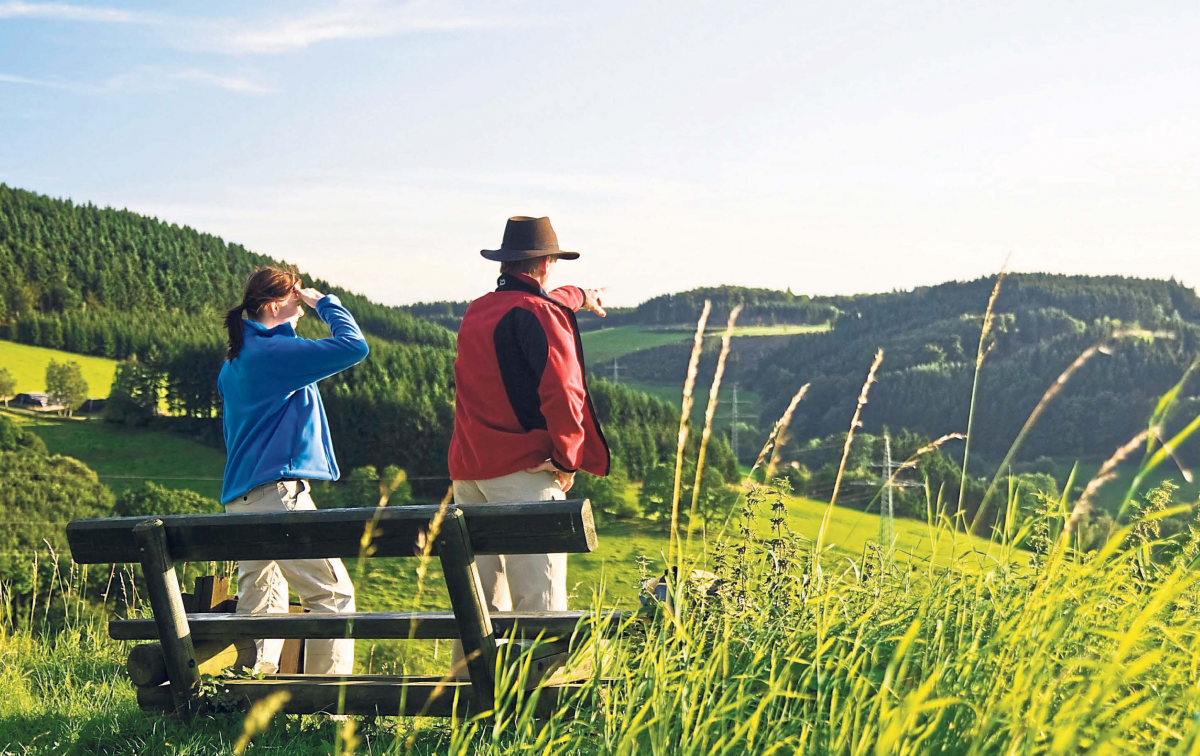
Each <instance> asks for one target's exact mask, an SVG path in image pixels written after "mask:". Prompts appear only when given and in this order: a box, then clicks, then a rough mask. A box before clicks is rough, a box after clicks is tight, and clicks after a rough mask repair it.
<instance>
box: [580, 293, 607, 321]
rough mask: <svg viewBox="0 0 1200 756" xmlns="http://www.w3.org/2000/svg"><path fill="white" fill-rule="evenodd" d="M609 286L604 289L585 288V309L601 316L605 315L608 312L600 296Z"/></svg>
mask: <svg viewBox="0 0 1200 756" xmlns="http://www.w3.org/2000/svg"><path fill="white" fill-rule="evenodd" d="M606 291H608V288H607V287H605V288H603V289H584V290H583V309H585V310H588V311H589V312H594V313H596V314H597V315H599V316H600V317H604V316H605V315H607V314H608V313H606V312H605V311H604V304H603V303H602V302H601V301H600V297H601V296H603V295H604V292H606Z"/></svg>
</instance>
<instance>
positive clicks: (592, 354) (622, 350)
mask: <svg viewBox="0 0 1200 756" xmlns="http://www.w3.org/2000/svg"><path fill="white" fill-rule="evenodd" d="M582 336H583V353H584V356H586V357H587V364H588V365H590V366H592V369H593V370H594V369H596V368H597V367H598V366H599V365H600V363H603V362H610V361H612V359H613V358H614V357H623V356H624V355H627V354H633V353H634V352H640V351H642V350H643V349H653V348H654V347H660V346H665V345H667V344H678V343H680V342H683V341H687V340H688V339H690V338H692V335H691V334H689V333H686V332H684V331H648V330H646V329H644V328H642V327H641V326H621V327H619V328H605V329H603V330H600V331H588V332H587V333H584V334H582Z"/></svg>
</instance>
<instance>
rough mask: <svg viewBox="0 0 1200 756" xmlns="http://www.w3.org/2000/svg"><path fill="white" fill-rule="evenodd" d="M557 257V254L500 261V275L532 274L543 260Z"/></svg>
mask: <svg viewBox="0 0 1200 756" xmlns="http://www.w3.org/2000/svg"><path fill="white" fill-rule="evenodd" d="M547 257H549V258H552V259H553V258H556V257H557V256H556V255H543V256H541V257H530V258H527V259H525V260H509V261H508V262H502V263H500V275H504V274H505V273H524V274H525V275H527V276H532V275H533V272H534V271H535V270H537V269H538V267H540V266H541V264H542V260H544V259H546V258H547Z"/></svg>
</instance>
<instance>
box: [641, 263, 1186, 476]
mask: <svg viewBox="0 0 1200 756" xmlns="http://www.w3.org/2000/svg"><path fill="white" fill-rule="evenodd" d="M994 285H995V278H994V277H988V278H981V279H979V280H976V281H970V282H964V283H946V284H941V285H939V286H932V287H924V288H920V289H916V290H914V291H911V292H890V293H886V294H871V295H860V296H855V297H830V298H823V299H822V301H828V302H830V303H832V304H833V305H834V306H836V307H837V309H838V311H839V313H840V315H839V316H838V318H837V320H836V321H835V324H834V327H833V329H832V330H830V331H829V332H826V333H814V334H804V335H796V336H784V337H771V338H765V339H735V340H734V343H733V351H732V353H731V354H730V358H729V362H728V366H727V372H726V379H725V380H726V382H727V383H728V382H731V381H738V382H739V384H740V385H741V386H742V387H743V388H747V389H750V390H753V391H757V392H758V393H760V394H761V395H762V397H763V400H764V401H763V405H762V407H763V409H762V414H761V416H760V417H759V418H758V422H757V426H758V439H761V437H762V435H763V429H769V428H770V427H771V426H772V425H773V424H774V423H775V421H776V420H777V419H778V418H779V417H780V415H781V414H782V413H783V410H784V408H785V407H786V405H787V403H788V401H789V400H790V398H791V397H792V395H793V394H794V393H795V392H796V390H797V389H798V388H799V387H800V386H801V385H802V384H805V383H809V384H811V385H810V387H809V389H808V392H807V394H806V396H805V398H804V400H803V401H802V402H801V404H800V405H799V407H798V408H797V410H796V413H795V415H794V416H793V420H792V424H791V429H790V434H791V437H792V438H795V439H798V441H797V442H793V443H804V442H806V441H807V439H812V438H824V437H826V436H829V435H830V434H834V433H838V432H840V431H844V430H845V428H846V425H847V424H848V423H849V420H850V417H851V415H852V414H853V413H854V406H855V403H856V401H857V399H858V395H859V391H860V389H861V387H862V384H863V381H864V379H865V378H866V373H867V368H868V367H869V366H870V364H871V360H872V359H873V356H874V354H875V352H876V350H877V349H880V348H882V349H883V350H884V361H883V365H882V368H881V370H880V373H879V374H878V376H877V381H876V383H875V385H874V386H873V387H872V388H871V392H870V399H869V404H868V406H867V407H866V408H865V412H864V415H863V422H864V425H865V430H866V431H868V432H871V433H878V432H880V431H881V430H882V429H883V428H884V427H885V426H888V427H891V428H897V429H900V428H907V429H909V430H912V431H914V432H917V433H920V434H923V435H926V436H930V437H937V436H940V435H943V434H945V433H951V432H962V431H965V430H966V418H967V414H968V411H969V409H970V401H971V388H972V381H973V379H974V374H975V363H976V358H977V354H978V346H979V338H980V331H981V329H982V326H983V313H984V310H985V308H986V306H987V301H988V297H989V296H990V295H991V292H992V289H993V287H994ZM698 312H699V307H697V308H696V313H695V314H697V315H698ZM1198 322H1200V299H1198V298H1197V296H1196V293H1195V291H1194V290H1192V289H1190V288H1188V287H1186V286H1184V285H1183V284H1181V283H1179V282H1177V281H1173V280H1170V281H1159V280H1145V279H1134V278H1122V277H1112V276H1104V277H1088V276H1056V275H1048V274H1016V275H1010V276H1008V277H1007V278H1006V279H1005V281H1004V283H1003V285H1002V287H1001V289H1000V294H999V297H998V299H997V301H996V304H995V312H994V318H993V322H992V324H991V326H990V333H989V338H988V340H987V343H986V344H985V345H984V350H985V352H986V357H985V359H984V362H983V368H982V371H981V373H980V383H979V392H978V396H979V399H978V402H977V405H976V409H975V411H976V415H975V431H976V433H975V439H974V440H973V442H972V448H973V449H975V450H976V452H977V459H976V461H977V462H978V463H979V464H981V465H983V464H992V463H998V462H999V461H1000V459H1001V458H1002V457H1003V455H1004V454H1005V452H1006V451H1007V449H1008V448H1009V445H1010V444H1011V443H1012V441H1013V439H1014V438H1015V437H1016V435H1017V434H1018V432H1019V431H1020V429H1021V426H1022V425H1023V424H1024V422H1025V420H1026V418H1028V417H1029V414H1030V413H1031V412H1032V411H1033V409H1034V407H1035V406H1037V404H1038V402H1039V401H1040V400H1041V398H1042V396H1043V395H1044V393H1045V392H1046V391H1047V390H1048V389H1049V388H1050V386H1051V385H1052V384H1053V383H1054V382H1055V380H1056V379H1057V378H1058V376H1059V375H1060V374H1062V372H1063V371H1064V370H1066V369H1067V368H1068V367H1069V366H1070V365H1071V364H1072V363H1073V362H1074V361H1075V360H1076V358H1078V357H1079V356H1080V355H1081V354H1082V353H1084V352H1085V351H1086V350H1088V349H1089V348H1090V347H1092V346H1094V345H1096V344H1098V343H1101V342H1106V341H1107V342H1108V343H1107V344H1106V346H1105V348H1104V349H1103V350H1102V351H1099V352H1096V353H1094V355H1093V356H1092V358H1091V359H1090V360H1089V361H1088V362H1087V363H1086V364H1084V365H1083V366H1082V367H1081V368H1080V369H1079V370H1077V371H1076V372H1075V373H1074V374H1073V376H1072V377H1071V379H1070V381H1069V382H1068V384H1067V385H1066V386H1064V387H1063V389H1062V391H1061V392H1060V394H1059V395H1058V396H1056V397H1055V398H1054V399H1053V400H1052V401H1051V402H1050V403H1049V404H1047V405H1046V409H1045V412H1044V414H1043V416H1042V419H1041V420H1040V422H1039V423H1038V424H1037V425H1035V426H1034V428H1033V429H1032V431H1031V432H1030V434H1029V436H1028V438H1027V440H1026V441H1025V443H1024V445H1023V447H1022V448H1021V450H1020V458H1021V459H1026V460H1029V459H1034V458H1037V457H1040V456H1052V457H1073V458H1081V457H1090V458H1095V457H1101V458H1103V457H1107V456H1108V455H1109V454H1111V453H1112V452H1113V450H1115V449H1116V448H1117V447H1118V446H1120V445H1121V444H1123V443H1125V442H1126V441H1127V440H1129V438H1131V437H1132V436H1133V435H1134V434H1135V433H1137V432H1139V430H1142V429H1144V428H1145V425H1146V421H1147V418H1148V417H1149V415H1150V412H1151V410H1152V409H1153V407H1154V406H1155V403H1156V402H1157V401H1158V398H1159V397H1160V396H1161V395H1162V394H1163V393H1165V392H1166V391H1168V390H1169V389H1170V388H1171V387H1172V386H1174V385H1175V383H1176V382H1177V381H1178V380H1179V379H1180V378H1181V377H1182V376H1183V375H1184V373H1185V372H1186V371H1187V369H1188V367H1189V366H1190V365H1191V364H1192V362H1193V361H1194V360H1195V359H1196V357H1197V355H1198V354H1200V326H1198V325H1197V323H1198ZM1131 329H1141V330H1142V331H1145V332H1146V333H1142V334H1140V335H1128V332H1129V331H1130V330H1131ZM1122 332H1125V333H1126V334H1127V335H1125V336H1124V337H1120V334H1121V333H1122ZM690 348H691V346H690V344H679V345H670V346H664V347H658V348H655V349H651V350H646V351H643V352H638V353H636V354H632V355H628V356H626V357H624V358H622V360H621V363H622V368H623V369H624V371H625V375H626V378H627V379H629V380H635V381H650V382H657V383H678V382H681V381H682V380H683V378H684V374H685V372H686V365H687V359H688V354H689V352H690ZM704 348H705V351H704V354H703V356H702V359H701V371H700V378H699V380H700V382H701V384H703V382H704V381H706V380H708V378H709V377H710V376H711V374H712V370H713V366H714V365H715V362H716V355H717V340H716V339H709V340H707V341H706V342H705V347H704ZM1194 393H1195V392H1194V391H1193V390H1192V389H1191V388H1190V387H1188V388H1187V389H1186V390H1185V394H1184V395H1185V397H1186V396H1191V395H1193V394H1194ZM1181 406H1182V405H1181ZM789 448H790V447H789ZM972 472H973V473H976V474H978V473H979V472H980V470H976V469H973V470H972Z"/></svg>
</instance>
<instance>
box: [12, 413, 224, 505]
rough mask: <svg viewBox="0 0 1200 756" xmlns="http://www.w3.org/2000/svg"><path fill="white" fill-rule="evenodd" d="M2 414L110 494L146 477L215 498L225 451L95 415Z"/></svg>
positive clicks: (145, 479) (163, 484) (134, 486)
mask: <svg viewBox="0 0 1200 756" xmlns="http://www.w3.org/2000/svg"><path fill="white" fill-rule="evenodd" d="M8 417H10V418H11V419H13V420H14V421H16V422H17V423H19V424H20V425H22V426H24V427H25V428H27V429H29V430H31V431H33V432H34V433H36V434H37V435H38V436H39V437H40V438H41V439H42V440H43V441H45V442H46V448H47V449H48V450H49V451H50V453H51V454H62V455H65V456H69V457H75V458H76V459H78V460H80V461H81V462H83V463H84V464H86V465H87V466H88V467H90V468H92V469H93V470H95V471H96V474H97V475H99V476H100V479H101V480H102V481H104V483H106V484H107V485H108V487H109V488H111V489H113V491H115V492H118V493H119V492H121V491H124V490H125V489H127V488H136V487H138V486H140V485H142V483H143V482H144V481H147V480H152V481H154V482H155V483H158V484H160V485H162V486H165V487H167V488H177V489H191V490H193V491H196V492H198V493H200V494H203V495H204V496H208V497H210V498H213V499H217V498H219V497H220V494H221V475H222V473H223V472H224V470H225V455H224V454H223V453H222V452H220V451H219V450H217V449H213V448H211V447H208V446H204V445H203V444H198V443H196V442H194V441H190V440H188V439H186V438H183V437H181V436H176V435H174V434H171V433H165V432H162V431H153V430H145V429H140V428H126V427H124V426H121V425H115V424H113V423H106V422H104V421H103V420H100V419H98V418H91V419H88V420H59V419H54V418H31V417H29V416H27V415H19V414H15V413H9V414H8Z"/></svg>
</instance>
